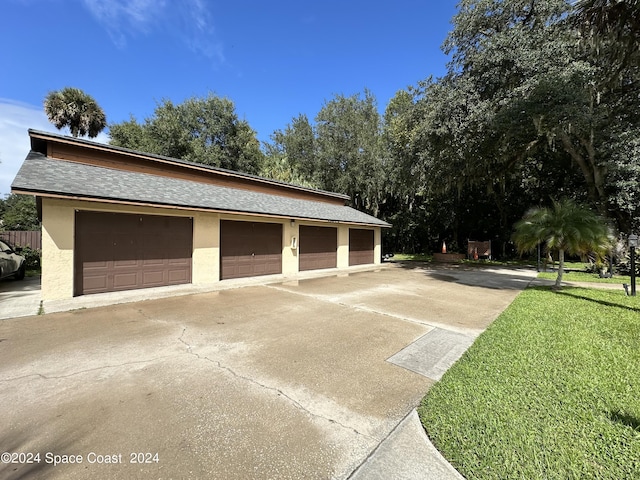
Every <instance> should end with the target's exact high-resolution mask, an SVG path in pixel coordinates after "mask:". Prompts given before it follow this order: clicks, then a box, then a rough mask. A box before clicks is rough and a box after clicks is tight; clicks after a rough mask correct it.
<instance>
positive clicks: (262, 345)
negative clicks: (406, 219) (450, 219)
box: [0, 266, 531, 479]
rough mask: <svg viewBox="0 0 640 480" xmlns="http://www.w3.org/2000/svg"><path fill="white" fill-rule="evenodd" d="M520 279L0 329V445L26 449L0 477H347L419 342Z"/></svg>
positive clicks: (27, 320)
mask: <svg viewBox="0 0 640 480" xmlns="http://www.w3.org/2000/svg"><path fill="white" fill-rule="evenodd" d="M445 277H446V278H445ZM530 280H531V276H530V275H529V274H527V273H525V272H518V271H509V270H468V271H464V270H459V269H451V270H437V271H433V270H429V269H425V268H410V269H409V268H402V267H398V266H390V267H387V268H382V269H380V270H377V271H369V272H361V273H356V274H351V275H343V276H331V277H323V278H315V279H309V280H300V281H292V282H284V283H283V282H280V283H272V284H268V285H262V286H250V287H243V288H234V289H228V290H220V291H216V292H210V293H202V294H197V295H188V296H180V297H172V298H164V299H158V300H150V301H144V302H137V303H128V304H122V305H116V306H111V307H100V308H91V309H82V310H75V311H71V312H67V313H55V314H48V315H45V316H33V317H24V318H19V319H9V320H3V321H0V385H1V386H2V388H1V390H0V405H2V418H1V421H0V422H1V425H2V428H1V429H0V450H1V451H2V452H9V453H12V452H15V453H24V454H27V455H26V456H21V457H17V456H16V457H14V459H15V463H12V461H10V462H9V463H7V462H5V460H6V457H3V462H2V463H0V477H2V478H6V479H16V478H53V479H56V478H89V477H90V478H98V479H99V478H116V479H118V478H121V479H130V478H194V479H196V478H207V479H249V478H255V479H262V478H265V479H266V478H270V479H275V478H278V479H280V478H281V479H286V478H291V479H298V478H318V479H328V478H339V479H342V478H347V477H349V475H351V473H352V472H353V471H354V470H355V469H356V468H357V467H358V466H360V465H361V464H362V463H363V462H364V461H365V460H366V458H367V457H368V456H369V455H370V454H371V452H372V451H374V449H375V448H376V447H377V446H378V445H379V444H380V442H381V441H383V440H384V439H385V438H386V437H387V436H388V435H389V433H390V432H391V431H392V430H393V429H394V427H395V426H396V425H398V423H399V422H401V421H402V419H403V418H405V416H406V415H407V414H408V413H409V412H411V410H412V409H413V408H414V407H415V406H416V405H417V404H418V402H419V401H420V399H421V398H422V396H423V395H424V394H425V392H426V391H427V390H428V389H429V386H430V385H432V384H433V382H434V381H435V380H434V378H435V377H437V376H438V375H437V372H438V370H435V371H436V374H434V375H432V377H429V375H430V374H429V370H428V369H427V370H424V369H421V368H413V367H414V366H416V365H417V367H420V365H419V364H420V363H421V361H422V362H424V361H427V362H435V363H437V362H438V361H440V360H442V358H444V357H447V353H450V352H447V351H445V352H442V353H436V354H434V353H433V352H430V351H428V350H429V349H430V348H431V347H430V346H429V345H430V344H429V341H425V339H427V340H428V339H429V338H433V339H441V338H442V335H443V333H444V334H445V335H444V336H445V337H446V334H447V333H451V334H454V338H457V337H455V336H456V335H457V336H460V337H462V338H464V339H467V340H468V341H469V343H471V341H472V340H473V338H475V337H476V336H477V335H478V334H479V333H480V332H481V331H482V330H483V329H484V328H486V327H487V325H489V324H490V323H491V321H492V320H493V319H494V318H495V317H496V316H497V314H499V313H500V312H501V311H502V309H504V308H505V307H506V306H507V305H508V304H509V303H510V302H511V301H512V299H513V298H514V297H515V295H516V294H517V293H518V291H519V290H520V289H522V288H524V286H526V285H527V284H528V282H529V281H530ZM436 333H437V335H436V336H433V337H428V335H427V334H436ZM417 340H420V341H421V342H422V343H414V342H416V341H417ZM437 341H438V342H440V343H441V342H442V340H437ZM412 345H413V346H414V348H413V350H411V349H410V348H409V347H411V346H412ZM416 345H417V347H416ZM432 345H433V342H432ZM416 348H417V350H416ZM420 349H422V350H420ZM436 350H437V349H436ZM445 350H446V349H445ZM402 352H406V355H404V356H403V355H402ZM460 353H461V352H460ZM434 355H435V357H437V358H435V357H434ZM392 357H393V358H392ZM454 357H455V358H457V356H454ZM421 358H422V360H421ZM455 358H453V357H451V355H449V357H448V358H447V359H446V361H447V362H449V363H450V362H453V361H455ZM389 360H390V361H389ZM29 454H33V455H31V456H30V455H29ZM35 454H39V457H38V459H39V461H35ZM156 454H157V455H156ZM10 460H11V459H10ZM28 460H31V463H25V462H27V461H28ZM56 461H58V462H59V463H58V464H57V465H54V463H55V462H56ZM140 461H142V463H140Z"/></svg>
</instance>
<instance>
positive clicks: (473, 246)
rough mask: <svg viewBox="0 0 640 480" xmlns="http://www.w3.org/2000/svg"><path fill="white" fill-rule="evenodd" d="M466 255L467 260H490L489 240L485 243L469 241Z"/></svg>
mask: <svg viewBox="0 0 640 480" xmlns="http://www.w3.org/2000/svg"><path fill="white" fill-rule="evenodd" d="M467 255H468V257H469V259H478V258H488V259H489V260H491V240H488V241H486V242H477V241H475V240H469V246H468V248H467Z"/></svg>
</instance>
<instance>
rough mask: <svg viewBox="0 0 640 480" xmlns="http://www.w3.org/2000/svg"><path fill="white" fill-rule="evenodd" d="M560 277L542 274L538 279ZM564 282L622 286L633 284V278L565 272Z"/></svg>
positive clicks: (547, 273) (551, 273)
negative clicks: (601, 276)
mask: <svg viewBox="0 0 640 480" xmlns="http://www.w3.org/2000/svg"><path fill="white" fill-rule="evenodd" d="M557 277H558V272H540V273H539V274H538V278H548V279H549V280H555V279H556V278H557ZM562 281H563V282H590V283H617V284H619V285H622V284H623V283H631V277H630V276H629V275H626V276H625V275H614V276H613V277H611V278H600V276H599V275H598V274H597V273H589V272H564V274H563V275H562Z"/></svg>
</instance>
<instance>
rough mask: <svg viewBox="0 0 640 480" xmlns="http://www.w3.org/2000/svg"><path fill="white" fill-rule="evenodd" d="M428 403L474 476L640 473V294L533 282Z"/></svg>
mask: <svg viewBox="0 0 640 480" xmlns="http://www.w3.org/2000/svg"><path fill="white" fill-rule="evenodd" d="M419 414H420V418H421V420H422V423H423V425H424V426H425V428H426V430H427V433H428V435H429V437H430V438H431V439H432V441H433V443H434V444H435V446H436V447H437V448H438V449H439V450H440V451H441V452H442V453H443V455H444V456H445V457H446V458H447V459H448V460H449V461H450V462H451V463H452V465H453V466H454V467H455V468H457V469H458V470H459V471H460V472H461V473H462V475H464V476H465V477H466V478H467V479H505V478H509V479H518V478H521V479H543V478H544V479H563V480H564V479H573V478H576V479H577V478H594V479H617V480H619V479H631V478H640V301H639V300H638V297H627V296H625V294H624V292H618V291H611V290H596V289H580V288H565V289H563V290H561V291H559V292H553V291H551V290H550V289H549V288H534V289H528V290H526V291H524V292H523V293H521V294H520V295H519V296H518V297H517V299H516V300H515V301H514V302H513V303H512V304H511V306H510V307H509V308H507V310H505V311H504V312H503V314H502V315H500V317H499V318H498V319H496V321H495V322H494V323H493V324H492V325H491V326H490V328H488V329H487V330H486V331H485V332H484V333H483V334H482V335H481V336H480V337H479V338H478V339H477V341H476V342H475V343H474V345H473V346H472V347H471V348H470V349H469V350H468V351H467V352H466V353H465V354H464V355H463V357H462V358H461V359H460V360H459V361H458V362H457V363H456V364H455V365H454V366H453V367H452V368H451V369H450V370H449V371H448V372H447V373H446V374H445V375H444V376H443V378H442V380H441V381H440V382H438V383H437V384H436V385H434V386H433V387H432V389H431V390H430V391H429V393H428V394H427V396H426V397H425V398H424V399H423V401H422V403H421V406H420V407H419Z"/></svg>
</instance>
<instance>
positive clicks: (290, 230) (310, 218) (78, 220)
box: [11, 130, 390, 300]
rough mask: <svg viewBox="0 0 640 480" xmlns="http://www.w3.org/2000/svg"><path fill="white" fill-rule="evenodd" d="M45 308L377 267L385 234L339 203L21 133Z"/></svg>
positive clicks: (209, 170) (163, 160)
mask: <svg viewBox="0 0 640 480" xmlns="http://www.w3.org/2000/svg"><path fill="white" fill-rule="evenodd" d="M29 136H30V139H31V151H30V152H29V154H28V156H27V158H26V159H25V161H24V163H23V165H22V167H21V168H20V171H19V172H18V174H17V175H16V178H15V180H14V181H13V184H12V186H11V187H12V192H13V193H22V194H31V195H35V196H36V199H37V205H38V208H39V211H40V215H41V218H42V298H43V299H44V300H56V299H64V298H70V297H73V296H79V295H87V294H94V293H103V292H112V291H122V290H131V289H138V288H149V287H157V286H169V285H180V284H189V283H192V284H196V285H207V284H214V283H217V282H220V281H225V280H229V279H233V278H242V277H254V276H260V275H274V274H283V275H295V274H297V273H298V272H301V271H309V270H317V269H331V268H335V269H346V268H348V267H350V266H355V265H366V264H377V263H379V262H380V259H381V229H382V228H386V227H389V226H390V225H389V224H388V223H386V222H384V221H382V220H379V219H377V218H375V217H372V216H370V215H367V214H365V213H363V212H360V211H358V210H355V209H353V208H350V207H348V206H346V202H347V201H348V199H349V198H348V197H347V196H346V195H343V194H337V193H332V192H326V191H321V190H315V189H310V188H304V187H300V186H296V185H290V184H285V183H282V182H278V181H274V180H269V179H265V178H261V177H257V176H253V175H247V174H242V173H239V172H234V171H229V170H224V169H219V168H214V167H210V166H207V165H201V164H197V163H191V162H185V161H182V160H177V159H174V158H168V157H163V156H159V155H151V154H147V153H143V152H137V151H133V150H129V149H124V148H119V147H113V146H110V145H104V144H100V143H96V142H91V141H87V140H84V139H78V138H72V137H67V136H63V135H57V134H53V133H47V132H41V131H36V130H29Z"/></svg>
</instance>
